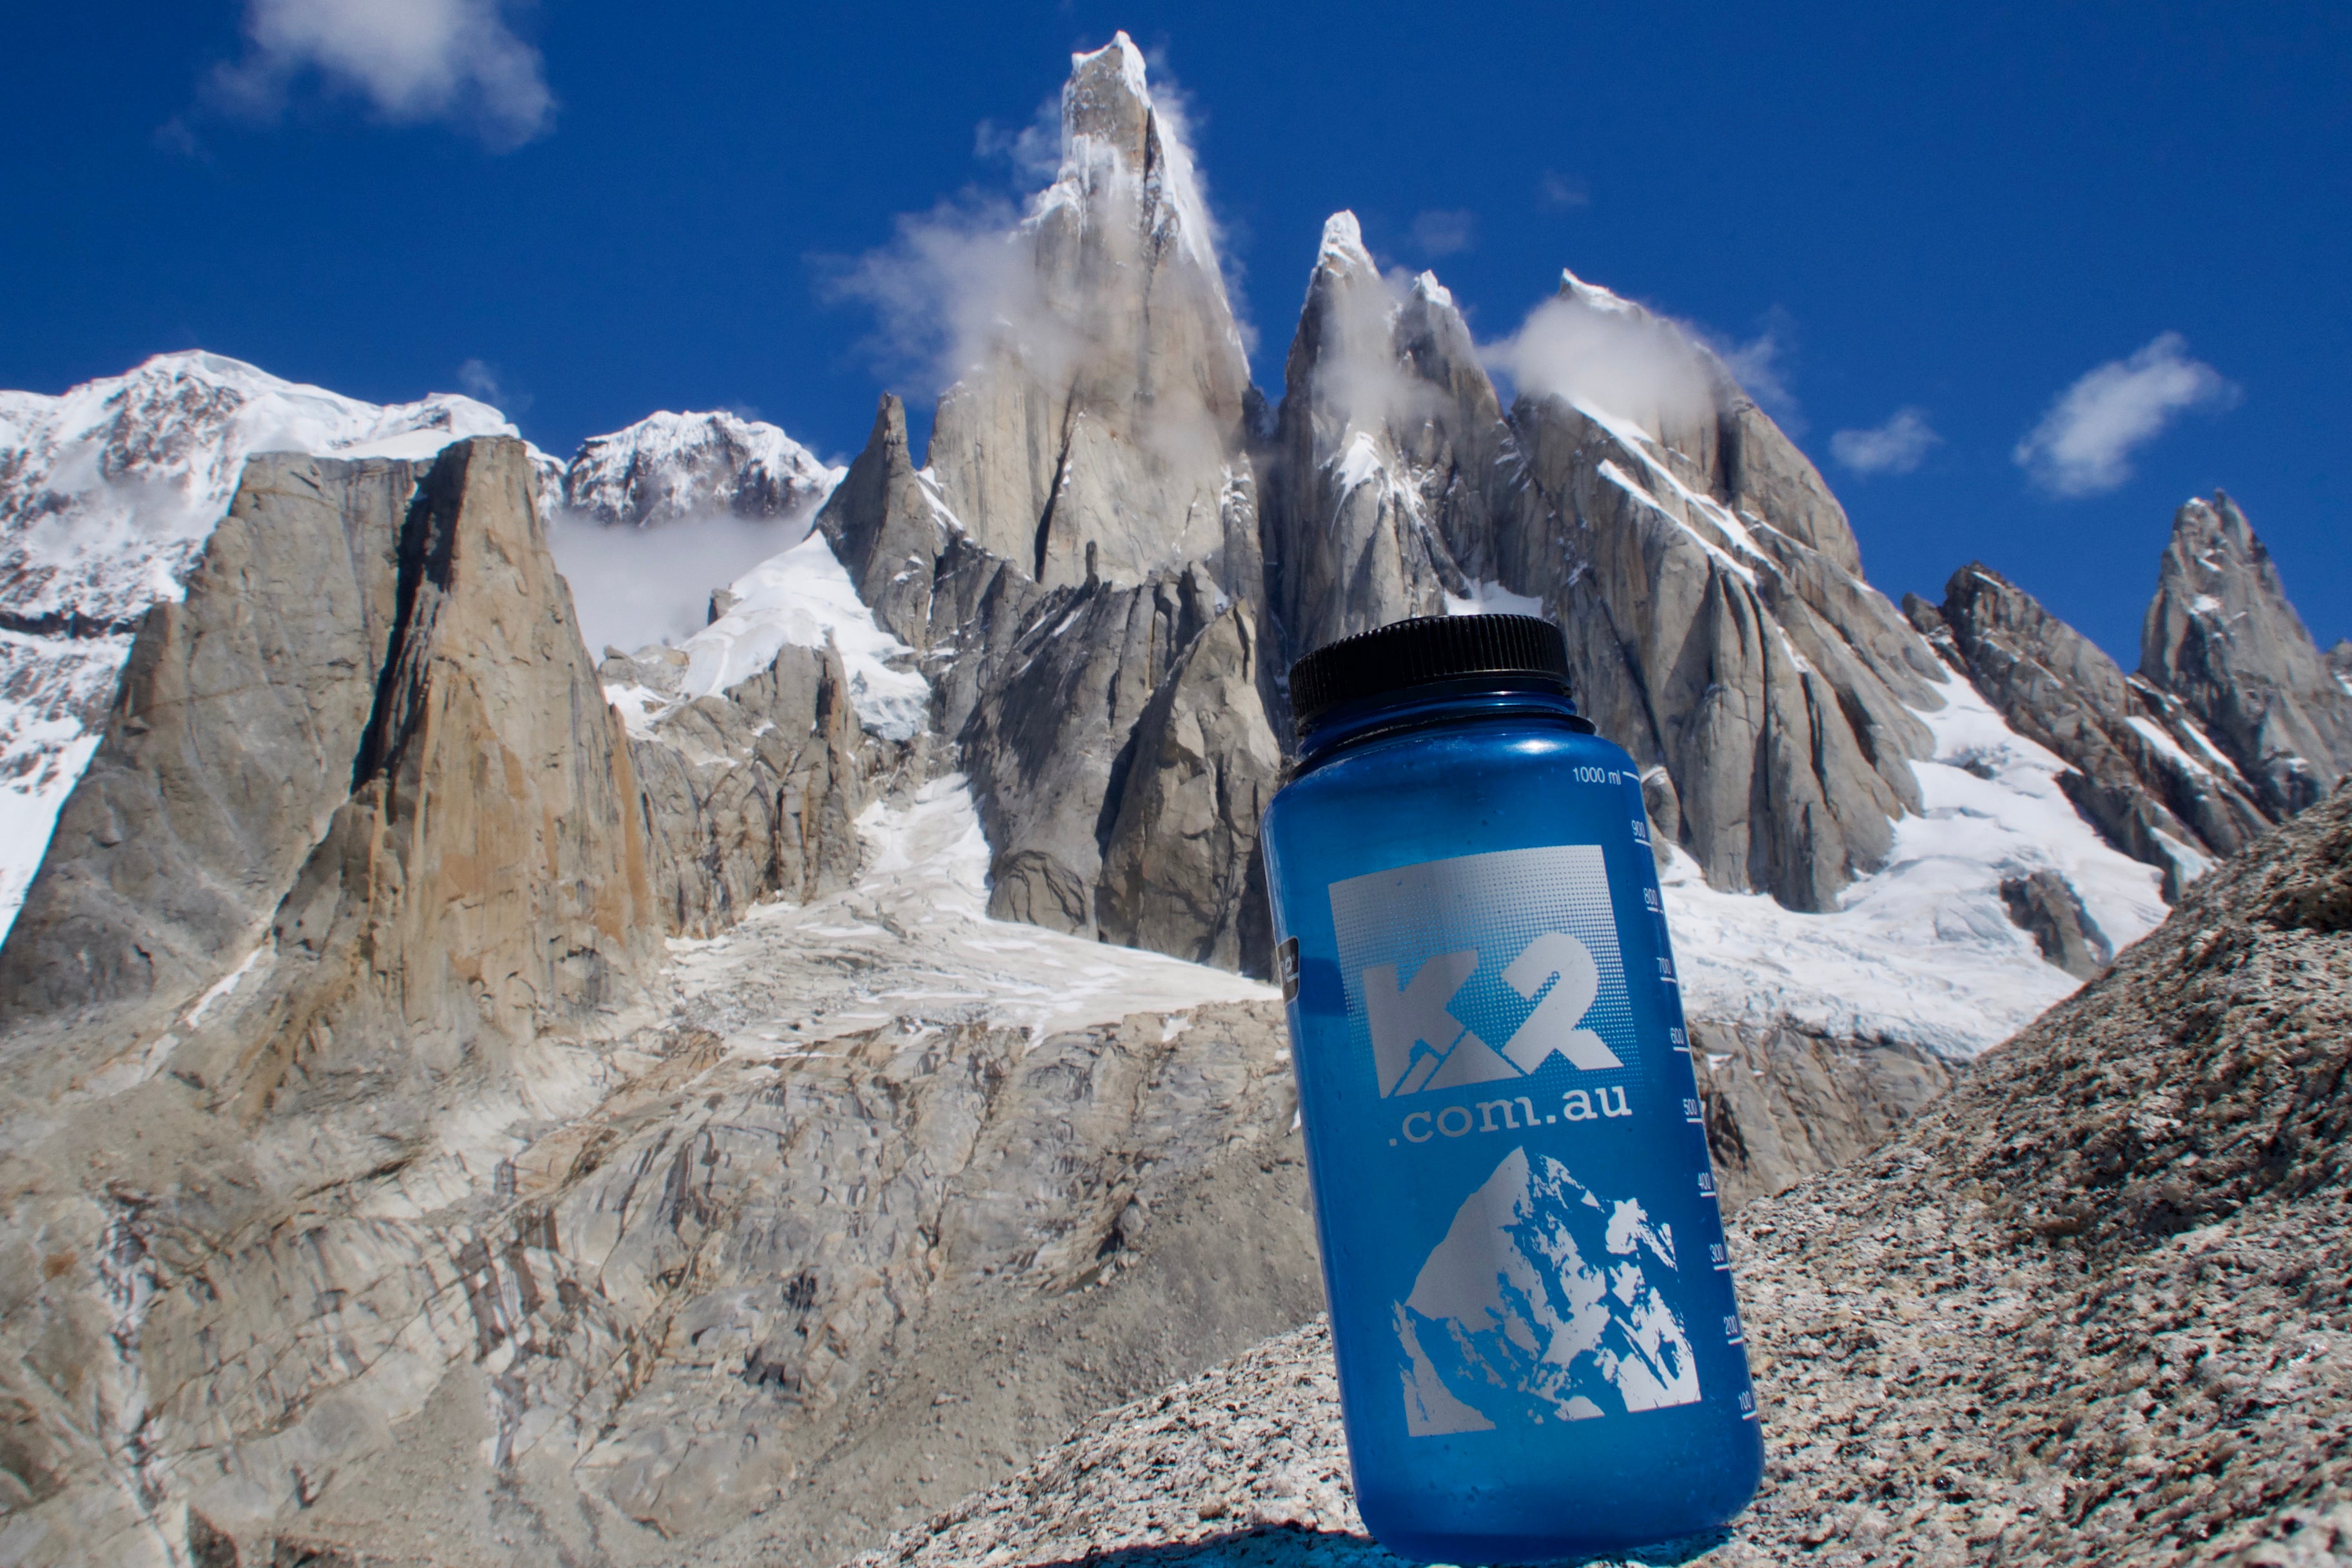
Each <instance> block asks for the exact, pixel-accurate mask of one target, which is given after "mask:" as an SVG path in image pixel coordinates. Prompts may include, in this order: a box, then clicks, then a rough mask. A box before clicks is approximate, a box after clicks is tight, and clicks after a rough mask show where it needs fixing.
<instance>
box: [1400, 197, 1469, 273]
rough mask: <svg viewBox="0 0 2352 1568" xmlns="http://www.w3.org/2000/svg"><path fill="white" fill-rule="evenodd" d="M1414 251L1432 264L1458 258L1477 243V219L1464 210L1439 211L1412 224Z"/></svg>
mask: <svg viewBox="0 0 2352 1568" xmlns="http://www.w3.org/2000/svg"><path fill="white" fill-rule="evenodd" d="M1412 243H1413V247H1414V248H1415V249H1416V250H1419V251H1420V252H1421V253H1422V255H1423V256H1426V257H1428V258H1431V259H1432V260H1434V259H1436V258H1438V257H1441V256H1458V255H1460V254H1461V253H1462V252H1463V251H1465V250H1467V249H1469V248H1470V247H1472V246H1474V245H1475V244H1477V243H1478V219H1477V215H1476V214H1475V213H1472V212H1470V211H1469V210H1468V209H1466V208H1452V209H1439V208H1433V209H1431V210H1430V211H1428V212H1425V213H1422V214H1419V215H1417V216H1415V217H1414V218H1413V220H1412Z"/></svg>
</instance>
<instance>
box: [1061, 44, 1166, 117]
mask: <svg viewBox="0 0 2352 1568" xmlns="http://www.w3.org/2000/svg"><path fill="white" fill-rule="evenodd" d="M1097 64H1100V65H1103V66H1106V67H1108V68H1110V69H1113V70H1116V71H1117V72H1118V79H1119V81H1120V82H1121V83H1122V84H1123V85H1124V86H1125V87H1126V88H1127V90H1128V91H1129V92H1130V93H1133V94H1134V95H1135V96H1136V97H1137V98H1139V99H1141V100H1144V101H1145V102H1147V103H1149V102H1150V100H1151V89H1150V85H1149V79H1148V77H1147V75H1146V72H1145V69H1144V63H1143V51H1142V50H1141V49H1139V48H1137V47H1135V40H1134V39H1133V38H1130V37H1128V36H1127V31H1126V29H1125V28H1121V29H1120V30H1119V31H1118V32H1116V33H1113V34H1112V35H1111V37H1110V42H1109V43H1108V44H1105V45H1104V46H1103V47H1101V48H1098V49H1089V50H1087V51H1085V52H1083V53H1080V54H1074V55H1072V56H1071V57H1070V75H1071V76H1072V78H1074V79H1075V78H1076V77H1077V76H1078V75H1079V74H1080V73H1082V72H1084V71H1085V70H1086V69H1087V67H1089V66H1093V65H1097Z"/></svg>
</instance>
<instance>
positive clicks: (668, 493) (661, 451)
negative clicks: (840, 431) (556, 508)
mask: <svg viewBox="0 0 2352 1568" xmlns="http://www.w3.org/2000/svg"><path fill="white" fill-rule="evenodd" d="M839 478H840V475H839V474H838V473H837V472H836V471H835V470H833V469H830V468H826V467H825V466H824V464H823V463H820V462H819V461H817V459H816V458H815V456H814V454H812V453H811V452H810V451H809V449H808V448H807V447H803V446H802V445H801V444H800V443H799V442H797V441H795V440H793V438H792V437H789V436H787V435H785V434H784V433H783V432H782V430H779V429H778V428H776V426H773V425H768V424H763V423H761V422H760V421H757V420H750V419H741V418H739V417H737V416H734V415H732V414H726V413H718V414H670V413H667V412H665V413H660V414H654V415H649V416H646V417H645V418H643V419H640V420H638V421H637V422H636V423H635V425H632V426H628V427H627V428H626V429H623V430H615V431H614V432H613V434H611V435H609V436H592V437H589V438H588V439H587V440H585V441H583V442H582V443H581V446H580V451H579V454H578V455H577V456H576V457H574V458H572V462H571V464H570V466H569V467H567V468H565V469H564V470H563V483H562V505H563V506H564V508H565V509H566V510H570V511H572V512H576V513H578V514H579V515H581V516H583V517H586V518H590V519H593V521H597V522H601V523H604V524H606V525H608V526H624V527H631V528H657V527H659V526H660V525H662V524H663V523H666V522H676V521H678V520H680V519H682V518H688V517H708V516H711V515H714V514H719V513H724V514H728V515H731V516H735V517H745V518H789V517H793V516H804V515H805V514H806V513H808V512H809V511H810V510H814V508H815V506H816V505H817V503H818V502H820V501H822V500H824V498H825V496H826V494H827V493H828V492H829V491H830V490H831V489H833V486H834V483H835V480H836V479H839Z"/></svg>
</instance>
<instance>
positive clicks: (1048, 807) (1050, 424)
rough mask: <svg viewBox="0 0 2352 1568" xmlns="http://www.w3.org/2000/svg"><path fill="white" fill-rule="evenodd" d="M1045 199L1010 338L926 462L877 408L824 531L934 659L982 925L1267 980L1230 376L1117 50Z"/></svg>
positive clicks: (1079, 87)
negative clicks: (1028, 925) (1031, 930)
mask: <svg viewBox="0 0 2352 1568" xmlns="http://www.w3.org/2000/svg"><path fill="white" fill-rule="evenodd" d="M1062 119H1063V148H1062V165H1061V172H1060V176H1059V178H1058V179H1057V180H1056V182H1055V184H1054V185H1053V186H1052V187H1050V188H1049V189H1048V190H1047V191H1045V193H1044V194H1043V195H1040V196H1039V197H1038V198H1037V200H1036V203H1035V204H1034V207H1033V209H1032V211H1031V213H1030V216H1028V218H1027V219H1026V220H1025V221H1024V223H1023V225H1022V226H1020V228H1019V229H1018V230H1016V231H1015V232H1014V233H1013V235H1011V236H1010V237H1008V239H1007V241H1006V243H1007V246H1008V255H1009V258H1010V259H1009V261H1008V272H1007V277H1008V279H1009V281H1008V282H1007V283H1006V288H1007V289H1008V290H1009V292H1008V294H1007V296H1006V300H1004V301H1001V302H1000V303H1001V307H1002V308H1001V311H1000V315H1001V317H1002V321H1003V326H1004V328H1005V329H1006V330H1005V331H1003V332H1002V333H1001V334H1000V335H998V336H996V337H992V338H991V339H989V340H988V341H987V342H984V343H982V344H981V345H979V346H978V348H977V349H976V350H975V353H977V354H978V356H979V357H978V360H977V363H975V364H974V365H973V366H972V368H971V371H970V372H969V373H968V374H966V375H965V376H964V378H963V379H962V380H961V381H960V382H958V383H957V384H955V385H954V386H953V387H950V389H949V390H948V392H947V393H946V394H945V395H943V396H942V397H941V398H940V405H939V410H938V414H937V416H936V419H935V421H934V424H933V428H932V436H931V443H930V448H929V465H928V466H927V467H924V468H917V467H916V466H915V464H914V460H913V458H912V455H911V454H910V452H909V451H908V443H907V431H906V418H905V414H904V411H903V409H902V408H901V407H900V405H898V400H897V399H896V398H889V397H886V398H885V399H884V400H883V402H882V405H881V408H880V410H879V411H878V412H877V416H876V418H875V424H874V430H873V435H872V437H871V438H870V439H869V440H868V442H867V444H866V450H865V451H864V452H863V453H861V454H860V455H859V457H858V458H857V459H856V462H855V463H853V464H852V465H851V467H850V469H849V472H848V475H847V477H846V478H845V479H843V481H842V483H841V486H840V488H839V489H838V490H836V491H835V494H834V496H833V498H832V499H831V500H829V501H828V502H827V503H826V505H825V507H824V510H823V511H822V512H821V513H820V514H819V516H818V519H817V526H818V528H819V529H821V530H822V531H824V535H825V537H826V539H827V540H828V542H831V544H832V545H833V548H834V550H835V553H836V554H837V556H838V557H839V559H840V561H841V563H842V565H843V567H844V569H845V571H847V572H848V574H849V575H850V578H851V580H852V581H853V582H854V583H856V584H857V587H858V591H859V593H860V595H862V596H863V597H864V598H865V599H866V603H867V604H868V605H871V606H873V608H874V610H875V613H876V615H877V618H878V619H879V620H880V621H881V622H882V624H883V625H885V626H887V627H888V628H889V629H890V630H891V632H892V633H893V634H894V635H896V636H898V637H900V638H902V639H903V640H904V641H906V642H907V643H908V644H909V645H911V646H912V647H917V648H919V649H923V650H926V653H927V656H928V657H927V658H926V662H925V671H926V674H927V675H928V676H929V678H930V679H931V681H932V684H933V688H934V691H935V693H936V698H935V703H934V710H933V713H932V729H933V731H934V732H936V733H937V734H939V735H940V736H943V737H946V738H948V739H950V741H952V742H954V743H955V745H956V746H957V748H958V750H959V752H960V753H961V762H962V766H963V771H964V772H965V773H967V774H968V775H969V776H970V778H971V781H972V785H973V789H974V794H975V796H976V798H977V800H978V802H979V804H980V807H981V814H982V823H983V825H984V826H985V827H986V829H987V832H988V837H989V844H990V847H991V849H992V865H991V879H992V894H991V900H990V910H991V912H992V913H993V914H995V915H997V916H999V917H1000V918H1006V919H1013V920H1022V921H1030V922H1032V923H1034V924H1039V925H1044V926H1047V927H1050V928H1052V929H1054V930H1057V931H1070V932H1075V933H1077V934H1081V935H1086V936H1096V935H1102V936H1105V937H1107V938H1108V939H1109V940H1112V941H1117V942H1133V943H1137V944H1140V945H1143V946H1147V947H1150V948H1154V949H1156V950H1158V951H1160V952H1169V953H1172V954H1175V955H1178V956H1181V957H1186V958H1194V959H1200V960H1203V961H1206V962H1213V963H1219V964H1222V965H1226V966H1229V967H1234V968H1238V969H1241V970H1244V972H1246V973H1257V974H1263V973H1266V969H1267V966H1268V964H1269V963H1270V962H1271V954H1270V953H1269V952H1267V951H1266V949H1267V948H1268V946H1269V945H1270V944H1269V941H1268V934H1269V931H1270V923H1269V917H1268V916H1267V913H1266V908H1265V889H1264V886H1263V884H1262V881H1261V879H1259V878H1258V876H1257V875H1256V872H1255V857H1256V844H1257V815H1258V812H1259V811H1260V810H1261V809H1262V807H1263V804H1264V802H1265V799H1267V798H1268V797H1270V795H1271V794H1272V781H1273V780H1274V778H1275V776H1276V773H1278V772H1279V771H1280V767H1281V755H1282V752H1281V746H1280V743H1279V742H1277V741H1276V739H1275V735H1274V730H1273V726H1272V723H1271V721H1269V719H1268V717H1267V702H1268V698H1269V696H1270V694H1271V693H1272V691H1273V689H1274V688H1273V681H1272V672H1271V671H1270V670H1269V669H1268V668H1266V664H1265V658H1263V657H1262V649H1261V642H1262V636H1261V633H1260V631H1259V629H1258V627H1259V625H1260V620H1259V616H1258V614H1257V611H1256V608H1255V606H1256V605H1257V604H1258V603H1259V602H1260V601H1261V599H1262V595H1263V594H1264V588H1265V574H1264V571H1263V568H1262V565H1261V557H1260V553H1259V544H1258V518H1257V510H1256V500H1255V479H1254V477H1253V469H1252V466H1251V460H1250V458H1249V455H1248V452H1247V451H1246V449H1245V438H1246V436H1247V429H1246V426H1245V419H1246V414H1247V409H1246V407H1245V405H1246V402H1247V398H1248V395H1249V393H1248V371H1247V365H1246V363H1245V361H1244V358H1243V354H1242V349H1241V335H1240V331H1239V329H1238V328H1237V327H1236V325H1235V324H1234V318H1233V313H1232V310H1231V307H1230V306H1229V304H1228V303H1227V300H1226V298H1225V293H1224V285H1223V278H1222V274H1221V273H1220V271H1219V268H1218V264H1217V259H1216V254H1215V250H1214V248H1213V244H1212V241H1211V234H1210V229H1209V221H1208V216H1207V212H1206V210H1205V208H1204V207H1203V206H1202V204H1201V200H1200V195H1199V191H1198V188H1197V184H1196V182H1195V180H1194V176H1193V174H1192V166H1191V161H1190V153H1188V152H1187V151H1186V150H1185V149H1184V147H1183V146H1182V144H1181V142H1178V141H1176V140H1175V139H1174V137H1173V136H1172V135H1171V133H1170V132H1169V131H1168V130H1167V128H1166V127H1165V126H1164V125H1163V124H1162V122H1161V121H1160V118H1159V115H1158V113H1157V111H1156V110H1155V109H1154V108H1153V106H1152V103H1151V99H1150V89H1149V86H1148V84H1147V82H1146V81H1145V79H1144V72H1143V63H1142V58H1141V57H1140V55H1139V54H1138V53H1137V52H1136V50H1135V47H1134V46H1133V45H1132V44H1131V43H1129V41H1128V39H1127V37H1126V36H1125V35H1124V34H1121V35H1119V37H1118V38H1117V40H1116V41H1114V42H1113V43H1112V44H1111V45H1110V46H1109V47H1107V48H1104V49H1101V50H1098V51H1097V52H1095V53H1093V54H1090V55H1082V56H1079V57H1077V58H1076V59H1075V60H1074V62H1073V68H1072V73H1071V77H1070V82H1069V85H1068V87H1067V89H1066V90H1065V92H1064V95H1063V102H1062Z"/></svg>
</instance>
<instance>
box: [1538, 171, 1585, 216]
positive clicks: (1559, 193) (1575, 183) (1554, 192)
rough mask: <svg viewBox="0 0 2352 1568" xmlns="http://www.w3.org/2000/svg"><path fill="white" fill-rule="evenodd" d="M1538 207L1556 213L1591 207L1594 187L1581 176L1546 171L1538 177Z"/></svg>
mask: <svg viewBox="0 0 2352 1568" xmlns="http://www.w3.org/2000/svg"><path fill="white" fill-rule="evenodd" d="M1536 205H1538V206H1542V207H1550V208H1552V209H1553V210H1555V211H1565V210H1567V209H1569V208H1571V207H1589V206H1591V205H1592V187H1591V184H1588V183H1587V182H1586V181H1585V179H1584V178H1583V176H1581V175H1580V174H1560V173H1559V172H1558V171H1557V170H1553V169H1546V170H1545V171H1544V172H1543V173H1542V174H1538V176H1536Z"/></svg>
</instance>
